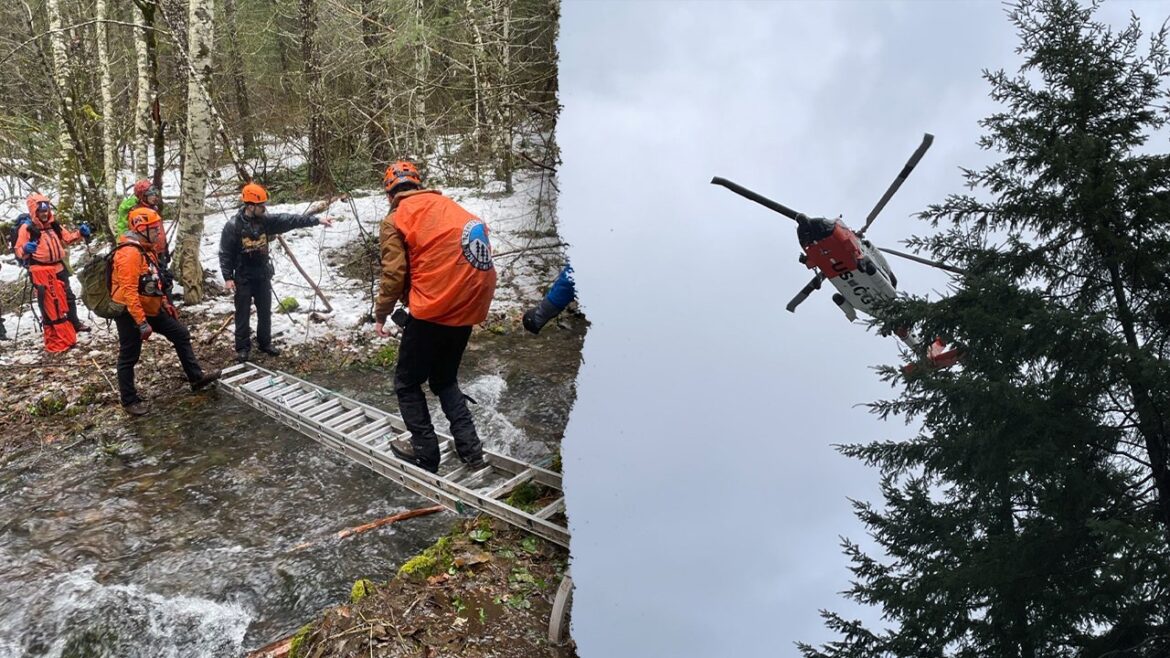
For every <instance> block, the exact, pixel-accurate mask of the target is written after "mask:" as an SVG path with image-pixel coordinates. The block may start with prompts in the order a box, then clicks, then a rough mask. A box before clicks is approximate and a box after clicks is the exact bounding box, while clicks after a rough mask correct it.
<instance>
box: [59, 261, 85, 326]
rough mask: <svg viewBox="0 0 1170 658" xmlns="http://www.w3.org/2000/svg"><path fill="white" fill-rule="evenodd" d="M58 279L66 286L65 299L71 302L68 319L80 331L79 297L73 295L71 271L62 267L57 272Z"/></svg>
mask: <svg viewBox="0 0 1170 658" xmlns="http://www.w3.org/2000/svg"><path fill="white" fill-rule="evenodd" d="M57 278H58V279H60V280H61V285H63V286H65V299H67V300H69V312H68V313H67V314H66V317H68V318H69V321H70V322H71V323H73V328H74V329H80V328H81V318H79V317H77V296H76V295H74V294H73V287H72V286H70V285H69V270H67V269H65V266H63V265H62V266H61V270H60V271H59V272H57Z"/></svg>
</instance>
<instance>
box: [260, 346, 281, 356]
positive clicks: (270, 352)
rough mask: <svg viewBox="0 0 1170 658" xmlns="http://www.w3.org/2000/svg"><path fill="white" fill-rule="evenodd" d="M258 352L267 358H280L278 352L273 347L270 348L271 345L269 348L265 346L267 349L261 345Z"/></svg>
mask: <svg viewBox="0 0 1170 658" xmlns="http://www.w3.org/2000/svg"><path fill="white" fill-rule="evenodd" d="M259 350H260V351H261V352H264V353H265V354H267V355H268V356H280V350H278V349H276V348H275V347H273V346H271V345H269V346H267V347H265V346H263V345H261V346H260V347H259Z"/></svg>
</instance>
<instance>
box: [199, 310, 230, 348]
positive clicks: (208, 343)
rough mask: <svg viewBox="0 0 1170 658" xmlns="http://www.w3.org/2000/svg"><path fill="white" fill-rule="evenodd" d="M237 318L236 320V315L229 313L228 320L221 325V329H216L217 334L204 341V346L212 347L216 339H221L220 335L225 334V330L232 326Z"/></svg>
mask: <svg viewBox="0 0 1170 658" xmlns="http://www.w3.org/2000/svg"><path fill="white" fill-rule="evenodd" d="M235 318H236V314H235V313H228V316H227V319H226V320H224V321H223V324H222V325H220V327H219V329H216V330H215V333H213V334H211V335H210V336H208V337H207V338H204V339H203V344H204V345H210V344H211V343H212V341H214V340H215V339H216V338H219V335H220V334H222V333H223V330H224V329H227V328H228V325H229V324H231V323H232V320H234V319H235Z"/></svg>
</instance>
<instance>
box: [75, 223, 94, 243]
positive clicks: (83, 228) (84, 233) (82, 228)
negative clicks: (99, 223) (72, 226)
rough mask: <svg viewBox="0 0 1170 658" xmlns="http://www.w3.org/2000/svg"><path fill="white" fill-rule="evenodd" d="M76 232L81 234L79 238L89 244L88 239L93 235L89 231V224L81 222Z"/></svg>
mask: <svg viewBox="0 0 1170 658" xmlns="http://www.w3.org/2000/svg"><path fill="white" fill-rule="evenodd" d="M77 232H78V233H80V234H81V237H82V239H84V240H85V243H86V244H89V237H90V236H91V235H93V231H91V230H90V229H89V224H87V223H85V222H82V223H81V224H80V225H79V226H78V227H77Z"/></svg>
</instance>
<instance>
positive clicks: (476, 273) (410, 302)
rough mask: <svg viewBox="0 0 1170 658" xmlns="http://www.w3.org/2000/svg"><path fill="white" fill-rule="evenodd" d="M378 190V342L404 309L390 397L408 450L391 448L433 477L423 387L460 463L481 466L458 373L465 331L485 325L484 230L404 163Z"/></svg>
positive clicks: (433, 449) (489, 274) (488, 280)
mask: <svg viewBox="0 0 1170 658" xmlns="http://www.w3.org/2000/svg"><path fill="white" fill-rule="evenodd" d="M383 184H384V186H385V190H386V195H387V197H388V198H389V200H390V213H389V214H388V215H386V218H385V219H383V220H382V230H381V252H382V254H381V256H382V281H381V288H380V290H379V292H378V301H377V305H376V306H375V310H374V319H375V321H376V325H375V331H377V333H378V335H379V336H383V337H387V336H389V335H390V334H389V332H387V331H386V328H385V323H386V318H387V317H388V316H390V315H391V312H392V311H394V305H395V304H397V303H398V302H399V301H402V302H403V303H404V305H406V306H409V307H410V315H409V316H407V319H406V320H405V323H404V326H403V329H402V339H401V343H400V344H399V347H398V363H397V365H396V366H395V370H394V393H395V394H396V396H397V397H398V411H399V413H400V414H402V420H403V421H404V422H405V423H406V428H407V429H408V430H410V444H409V446H403V447H399V446H396V445H394V444H391V446H390V447H391V449H392V450H393V451H394V454H395V455H397V456H398V458H399V459H402V460H404V461H407V462H410V463H412V464H414V465H416V466H419V467H421V468H424V469H426V470H428V471H430V472H432V473H435V472H438V470H439V444H438V437H437V436H436V434H435V428H434V425H432V424H431V415H430V411H429V410H428V408H427V400H426V396H425V395H424V394H423V391H422V385H423V383H424V382H425V383H427V384H428V386H429V388H430V389H431V393H433V394H434V395H435V396H436V397H438V398H439V404H440V406H441V407H442V409H443V415H445V416H446V417H447V420H448V421H450V424H451V435H452V436H453V437H454V439H455V450H456V452H457V453H458V454H459V458H460V460H462V461H463V463H465V464H467V465H468V466H470V467H471V468H472V469H479V468H482V467H483V466H484V461H483V445H482V443H481V442H480V440H479V436H478V434H477V433H476V430H475V423H474V421H473V420H472V417H471V412H470V410H468V408H467V396H466V395H464V394H463V391H461V390H460V389H459V382H458V375H459V365H460V363H461V361H462V360H463V351H464V350H465V349H466V348H467V340H468V338H470V336H471V327H472V325H475V324H478V323H480V322H483V321H484V320H485V319H487V314H488V307H489V306H490V305H491V303H492V295H493V294H495V290H496V270H495V266H494V265H493V263H492V249H491V243H490V242H489V240H488V227H487V224H485V223H484V222H483V220H482V219H479V218H478V217H476V216H475V215H472V214H471V213H470V212H468V211H467V210H465V209H464V208H463V207H462V206H460V205H459V204H458V203H455V201H453V200H451V199H450V198H448V197H445V196H443V195H442V194H440V193H439V192H438V190H431V189H426V188H424V187H423V184H422V177H421V176H420V175H419V172H418V168H417V167H416V166H415V165H414V164H413V163H411V162H407V161H403V160H400V161H398V162H395V163H394V164H392V165H390V167H389V168H388V169H387V170H386V176H385V178H384V179H383Z"/></svg>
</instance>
